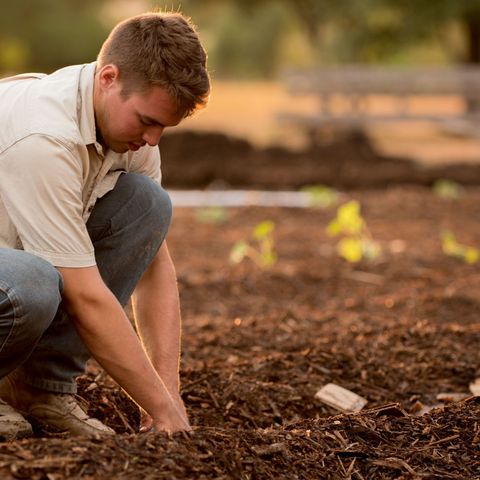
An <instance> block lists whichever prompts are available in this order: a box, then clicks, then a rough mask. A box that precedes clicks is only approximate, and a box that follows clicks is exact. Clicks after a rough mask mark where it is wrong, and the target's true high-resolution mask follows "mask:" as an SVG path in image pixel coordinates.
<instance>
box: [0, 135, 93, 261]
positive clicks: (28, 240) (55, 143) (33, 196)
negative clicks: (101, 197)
mask: <svg viewBox="0 0 480 480" xmlns="http://www.w3.org/2000/svg"><path fill="white" fill-rule="evenodd" d="M0 168H1V174H0V195H1V196H2V200H3V202H4V205H5V208H6V210H7V213H8V215H9V217H10V219H11V221H12V223H13V224H14V225H15V228H16V230H17V232H18V235H19V237H20V240H21V242H22V245H23V248H24V250H25V251H27V252H30V253H32V254H34V255H37V256H39V257H41V258H44V259H45V260H47V261H49V262H50V263H52V264H53V265H55V266H57V267H88V266H92V265H95V255H94V249H93V245H92V242H91V240H90V237H89V235H88V232H87V229H86V226H85V222H84V221H83V219H82V212H83V202H82V185H83V170H84V168H88V166H87V167H85V166H83V165H82V161H81V159H80V158H79V157H77V156H76V155H75V154H74V152H72V151H71V150H70V149H69V148H67V146H65V145H64V144H62V143H61V142H60V141H59V140H57V139H54V138H52V137H48V136H44V135H31V136H29V137H26V138H25V139H22V140H21V141H19V142H18V143H16V144H15V145H13V146H12V147H10V148H9V149H8V151H6V152H4V153H3V154H2V156H1V157H0Z"/></svg>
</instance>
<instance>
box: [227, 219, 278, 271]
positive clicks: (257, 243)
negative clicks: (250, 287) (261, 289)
mask: <svg viewBox="0 0 480 480" xmlns="http://www.w3.org/2000/svg"><path fill="white" fill-rule="evenodd" d="M274 230H275V223H274V222H272V221H271V220H265V221H263V222H260V223H259V224H258V225H256V226H255V228H254V229H253V231H252V239H251V240H250V241H245V240H241V241H238V242H236V243H235V244H234V245H233V247H232V249H231V251H230V262H231V263H234V264H238V263H241V262H242V261H243V260H244V259H245V258H250V260H252V261H253V262H254V263H255V264H256V265H257V266H259V267H260V268H262V269H265V268H269V267H271V266H273V265H274V264H275V263H276V261H277V254H276V252H275V241H274V239H273V232H274Z"/></svg>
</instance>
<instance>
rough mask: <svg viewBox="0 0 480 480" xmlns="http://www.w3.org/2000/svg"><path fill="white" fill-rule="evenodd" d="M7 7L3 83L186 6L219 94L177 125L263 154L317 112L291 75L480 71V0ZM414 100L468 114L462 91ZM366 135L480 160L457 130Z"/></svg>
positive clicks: (80, 56) (122, 1)
mask: <svg viewBox="0 0 480 480" xmlns="http://www.w3.org/2000/svg"><path fill="white" fill-rule="evenodd" d="M0 1H1V4H0V5H1V15H0V26H1V27H0V72H1V74H2V76H7V75H9V74H14V73H17V72H24V71H40V72H47V73H48V72H51V71H53V70H55V69H57V68H60V67H63V66H66V65H69V64H76V63H84V62H90V61H93V60H94V59H95V57H96V54H97V52H98V49H99V47H100V46H101V44H102V42H103V40H104V39H105V37H106V35H107V34H108V32H109V30H110V29H111V27H112V26H113V25H114V24H115V23H116V22H118V21H120V20H123V19H124V18H126V17H128V16H131V15H134V14H137V13H141V12H145V11H148V10H151V9H152V8H156V9H164V10H180V11H182V13H184V14H185V15H186V16H189V17H191V18H192V19H193V21H194V23H195V24H196V25H197V28H198V30H199V33H200V36H201V38H202V41H203V43H204V45H205V47H206V49H207V50H208V54H209V69H210V71H211V75H212V80H213V90H212V97H211V103H210V106H209V107H208V108H207V109H206V110H205V111H202V112H200V113H199V114H198V115H196V116H195V117H194V118H192V119H189V120H187V121H186V122H184V124H183V125H182V127H181V128H183V129H194V130H197V131H220V132H225V133H228V134H231V135H235V136H239V137H242V138H245V139H247V140H249V141H250V142H252V143H253V144H254V145H257V146H259V147H265V146H269V145H280V146H285V147H288V148H292V149H301V148H304V147H305V144H306V142H308V138H307V136H306V134H305V131H304V129H303V130H302V129H301V128H293V127H292V126H287V125H284V124H282V123H281V122H279V121H278V114H279V113H281V112H283V111H288V110H292V109H293V108H294V109H295V110H296V111H301V112H310V113H314V112H315V111H316V109H317V108H318V101H317V100H318V99H316V98H315V95H310V96H309V95H304V96H299V97H292V96H291V95H290V93H289V92H288V91H287V89H286V87H285V81H284V75H285V71H286V70H288V69H291V68H310V67H331V66H338V65H352V64H355V65H375V66H381V67H384V68H386V69H388V68H391V67H395V68H398V67H408V66H422V67H450V66H459V65H470V64H471V65H480V0H435V1H432V0H336V1H331V0H183V1H181V2H175V1H170V2H165V3H159V2H151V1H147V0H16V1H15V2H11V1H7V0H0ZM381 100H382V99H381V98H380V97H379V100H378V101H381ZM412 101H413V102H417V104H414V106H413V108H414V109H415V108H417V110H418V109H420V110H421V109H422V108H424V107H423V105H426V104H428V105H429V106H430V107H431V106H432V105H434V106H438V104H439V102H441V103H442V105H441V108H442V109H444V110H445V112H447V113H448V112H453V113H455V112H457V111H459V110H460V109H462V108H464V105H463V103H462V102H463V99H462V98H461V97H458V96H456V95H451V96H448V95H447V96H445V95H443V96H442V97H441V98H435V97H434V98H429V99H428V102H430V103H428V102H427V100H426V99H421V98H419V99H413V100H412ZM422 101H423V102H424V103H422ZM425 102H427V103H425ZM365 131H366V132H367V134H368V135H369V138H370V139H371V141H372V142H373V144H374V145H375V148H377V149H378V150H379V151H380V152H382V153H385V154H387V155H389V154H393V155H401V156H406V157H409V158H414V159H416V160H420V161H425V162H437V163H438V162H440V163H442V162H443V163H446V162H452V161H455V162H456V161H461V162H465V161H466V162H477V161H478V160H479V158H480V140H479V137H478V134H477V133H476V129H470V131H469V133H468V134H466V135H464V134H461V135H458V132H457V134H455V135H453V134H448V133H446V132H444V131H442V130H441V129H439V128H438V126H436V125H434V124H433V125H432V124H431V123H429V122H423V123H422V122H417V123H415V124H412V123H411V122H403V123H402V122H400V123H397V124H395V125H394V124H391V125H390V124H388V125H382V124H375V125H368V126H366V127H365Z"/></svg>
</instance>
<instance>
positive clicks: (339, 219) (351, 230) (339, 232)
mask: <svg viewBox="0 0 480 480" xmlns="http://www.w3.org/2000/svg"><path fill="white" fill-rule="evenodd" d="M327 233H328V234H329V235H330V236H332V237H336V236H342V238H341V239H340V240H339V242H338V244H337V251H338V253H339V255H340V256H341V257H342V258H344V259H345V260H347V261H348V262H352V263H356V262H359V261H360V260H362V259H364V258H365V259H367V260H373V259H375V258H377V257H378V256H379V255H380V253H381V249H380V246H379V245H378V243H377V242H375V241H374V240H373V239H372V236H371V234H370V232H369V230H368V228H367V225H366V223H365V220H364V219H363V217H362V216H361V214H360V204H359V202H358V201H356V200H351V201H349V202H347V203H344V204H343V205H341V206H340V207H339V208H338V209H337V216H336V217H335V218H334V219H333V220H332V221H331V222H330V223H329V224H328V226H327Z"/></svg>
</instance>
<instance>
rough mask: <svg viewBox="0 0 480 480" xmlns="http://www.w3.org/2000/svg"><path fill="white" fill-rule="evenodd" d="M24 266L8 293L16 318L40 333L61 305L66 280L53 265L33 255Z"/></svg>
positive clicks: (34, 332) (33, 331)
mask: <svg viewBox="0 0 480 480" xmlns="http://www.w3.org/2000/svg"><path fill="white" fill-rule="evenodd" d="M24 267H26V268H24V269H23V272H22V273H23V274H19V275H17V276H16V278H15V279H14V281H13V282H12V283H11V284H10V288H9V291H8V292H6V293H7V295H8V296H9V300H10V303H11V304H12V308H13V310H14V315H15V317H16V318H17V319H21V318H24V319H25V320H27V321H28V323H29V325H28V328H29V329H31V331H32V334H34V335H35V334H38V335H41V334H42V333H43V331H45V329H46V328H47V327H48V326H49V325H50V323H51V322H52V320H53V318H54V317H55V314H56V312H57V310H58V306H59V305H60V302H61V294H62V290H63V279H62V277H61V275H60V273H59V272H58V270H57V269H56V268H55V267H54V266H53V265H52V264H50V263H49V262H47V261H46V260H43V259H41V258H39V257H36V256H33V255H32V256H30V258H29V259H28V261H27V262H26V263H25V265H24ZM17 321H18V320H17Z"/></svg>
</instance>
